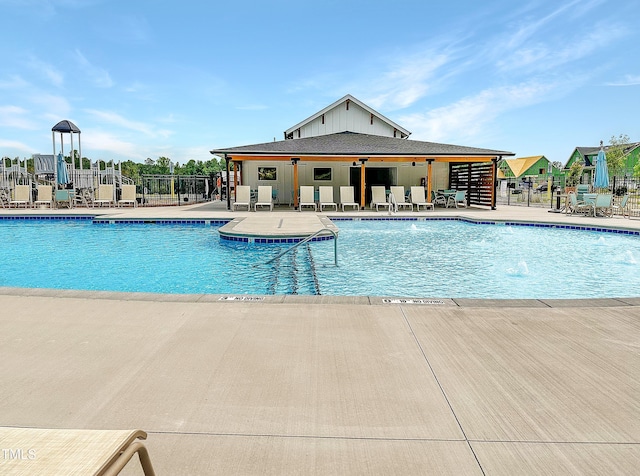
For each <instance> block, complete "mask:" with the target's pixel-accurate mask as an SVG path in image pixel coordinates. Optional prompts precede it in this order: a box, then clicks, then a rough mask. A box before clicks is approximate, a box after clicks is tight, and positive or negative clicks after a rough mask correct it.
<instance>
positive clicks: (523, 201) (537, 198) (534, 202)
mask: <svg viewBox="0 0 640 476" xmlns="http://www.w3.org/2000/svg"><path fill="white" fill-rule="evenodd" d="M638 185H639V184H638V181H636V180H635V179H633V178H631V177H612V178H611V180H610V185H609V188H608V192H607V193H612V194H613V195H614V204H616V205H618V204H620V202H621V201H622V197H623V196H624V195H625V194H628V195H629V199H628V203H627V207H628V208H635V209H638V208H640V189H639V187H638ZM548 188H549V186H548V182H546V181H536V180H534V179H527V178H525V179H524V180H523V179H515V178H511V179H505V180H501V181H499V183H498V186H497V187H496V204H497V205H498V206H499V205H516V206H524V207H543V208H549V209H554V208H562V207H564V203H565V198H564V195H565V187H564V184H559V183H558V182H557V179H556V181H555V182H554V183H552V186H551V193H549V191H548ZM591 188H592V189H593V186H591ZM619 213H622V212H621V211H619Z"/></svg>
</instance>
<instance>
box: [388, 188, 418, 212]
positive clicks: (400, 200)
mask: <svg viewBox="0 0 640 476" xmlns="http://www.w3.org/2000/svg"><path fill="white" fill-rule="evenodd" d="M390 190H391V193H392V194H393V198H395V200H396V206H397V207H398V208H409V209H410V210H411V211H413V203H411V202H407V200H406V198H405V196H404V187H403V186H402V185H395V186H393V187H390Z"/></svg>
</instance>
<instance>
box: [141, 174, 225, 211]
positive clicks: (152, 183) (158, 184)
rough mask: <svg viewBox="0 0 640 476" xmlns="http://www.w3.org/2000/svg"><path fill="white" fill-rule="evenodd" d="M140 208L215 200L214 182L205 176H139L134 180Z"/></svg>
mask: <svg viewBox="0 0 640 476" xmlns="http://www.w3.org/2000/svg"><path fill="white" fill-rule="evenodd" d="M135 183H136V192H137V198H138V203H139V205H141V206H146V207H153V206H169V205H176V206H180V205H191V204H194V203H202V202H207V201H210V200H212V198H215V194H216V192H217V191H216V189H215V180H214V179H213V178H212V177H208V176H206V175H141V176H140V177H138V178H137V179H135Z"/></svg>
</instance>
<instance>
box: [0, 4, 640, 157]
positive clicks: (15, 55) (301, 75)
mask: <svg viewBox="0 0 640 476" xmlns="http://www.w3.org/2000/svg"><path fill="white" fill-rule="evenodd" d="M0 11H1V12H2V15H0V27H1V29H0V31H2V38H3V40H2V42H1V44H0V51H1V54H0V57H1V58H2V67H1V68H0V155H2V156H8V157H16V156H20V157H29V156H31V154H33V153H45V154H50V153H51V152H52V141H51V128H52V127H53V125H55V124H56V123H57V122H58V121H60V120H63V119H69V120H71V121H73V122H74V123H75V124H76V125H77V126H78V127H79V128H80V129H81V131H82V134H81V138H82V153H83V155H84V156H86V157H90V158H92V159H93V160H96V159H106V160H109V159H115V160H133V161H135V162H142V161H144V160H145V159H146V158H147V157H150V158H152V159H157V158H158V157H160V156H166V157H169V158H170V159H172V160H173V161H174V162H179V163H184V162H186V161H188V160H189V159H196V160H208V159H210V158H211V155H210V154H209V150H211V149H213V148H223V147H232V146H239V145H247V144H255V143H260V142H268V141H272V140H274V138H275V139H276V140H281V139H283V132H284V130H286V129H287V128H289V127H291V126H293V125H294V124H296V123H298V122H300V121H301V120H303V119H306V118H307V117H308V116H310V115H312V114H314V113H316V112H317V111H319V110H320V109H322V108H324V107H325V106H328V105H329V104H331V103H332V102H334V101H336V100H338V99H340V98H341V97H343V96H344V95H345V94H352V95H353V96H355V97H356V98H358V99H359V100H361V101H363V102H364V103H365V104H367V105H369V106H370V107H372V108H374V109H375V110H377V111H378V112H380V113H382V114H384V115H385V116H386V117H388V118H389V119H391V120H393V121H394V122H397V123H398V124H400V125H402V126H403V127H405V128H406V129H408V130H409V131H411V132H412V135H411V137H410V138H411V139H414V140H424V141H432V142H442V143H448V144H458V145H467V146H474V147H486V148H493V149H501V150H509V151H512V152H514V153H515V154H516V156H517V157H525V156H530V155H545V156H547V157H548V158H549V159H550V160H553V161H560V162H563V163H564V162H566V161H567V159H568V158H569V155H570V154H571V152H572V151H573V149H574V147H576V146H596V145H597V144H598V143H599V141H600V140H604V141H605V143H608V141H609V139H610V138H611V136H614V135H615V136H617V135H620V134H627V135H628V136H629V137H630V139H631V141H640V132H639V131H638V124H640V120H639V114H640V61H638V49H639V46H638V45H640V29H639V28H638V27H637V24H638V18H640V2H636V1H627V0H624V1H622V0H615V1H608V0H577V1H563V0H549V1H546V0H539V1H526V0H525V1H524V2H513V1H511V0H486V1H482V2H477V1H471V0H468V1H461V0H449V1H447V2H426V1H424V0H420V1H413V0H396V1H394V2H389V1H377V0H368V1H359V0H339V1H338V0H324V1H322V2H301V1H290V0H275V1H266V0H265V1H247V0H236V1H233V2H220V1H217V0H213V1H210V2H202V1H190V0H183V1H182V2H158V1H150V0H133V1H132V0H128V1H120V0H109V1H102V0H0ZM67 147H68V146H67Z"/></svg>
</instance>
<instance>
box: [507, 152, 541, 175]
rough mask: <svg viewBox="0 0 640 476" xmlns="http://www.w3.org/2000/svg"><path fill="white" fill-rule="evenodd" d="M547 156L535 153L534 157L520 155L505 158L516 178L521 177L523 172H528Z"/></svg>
mask: <svg viewBox="0 0 640 476" xmlns="http://www.w3.org/2000/svg"><path fill="white" fill-rule="evenodd" d="M543 158H546V157H545V156H544V155H535V156H532V157H520V158H518V159H509V160H505V162H506V164H507V165H508V166H509V168H510V169H511V171H512V172H513V175H515V177H516V178H518V177H520V176H521V175H522V174H524V173H525V172H527V170H529V169H530V168H531V167H533V166H534V165H535V163H536V162H538V161H539V160H540V159H543Z"/></svg>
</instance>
